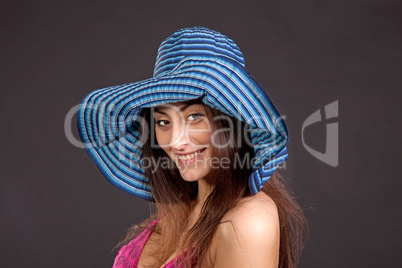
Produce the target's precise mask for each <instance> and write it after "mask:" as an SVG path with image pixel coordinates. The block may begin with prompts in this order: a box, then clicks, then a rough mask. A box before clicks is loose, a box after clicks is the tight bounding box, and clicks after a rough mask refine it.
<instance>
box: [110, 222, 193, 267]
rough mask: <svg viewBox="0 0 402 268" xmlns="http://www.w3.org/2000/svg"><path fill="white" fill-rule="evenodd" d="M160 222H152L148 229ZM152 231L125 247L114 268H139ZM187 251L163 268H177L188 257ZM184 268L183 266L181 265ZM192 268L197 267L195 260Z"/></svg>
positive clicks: (146, 230) (121, 250)
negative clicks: (177, 263)
mask: <svg viewBox="0 0 402 268" xmlns="http://www.w3.org/2000/svg"><path fill="white" fill-rule="evenodd" d="M158 221H159V219H158V220H155V221H153V222H151V223H150V224H149V225H148V228H150V227H152V226H153V225H155V224H156V223H157V222H158ZM151 233H152V230H150V229H145V230H144V231H143V232H142V233H140V234H139V235H138V236H137V237H136V238H134V239H133V240H131V241H130V243H128V244H127V245H125V246H123V247H122V248H121V249H120V250H119V252H118V253H117V255H116V258H115V259H114V263H113V268H137V267H138V262H139V260H140V256H141V253H142V250H143V249H144V246H145V243H146V242H147V241H148V238H149V237H150V236H151ZM186 253H187V249H186V250H184V251H183V253H181V254H179V255H177V256H176V257H174V258H173V259H172V260H171V261H170V262H168V263H167V264H166V265H165V266H163V268H176V267H177V266H175V261H176V260H178V261H180V260H181V258H182V257H184V258H185V257H186ZM180 267H183V265H180ZM191 267H195V263H194V260H192V261H191Z"/></svg>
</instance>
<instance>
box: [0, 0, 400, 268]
mask: <svg viewBox="0 0 402 268" xmlns="http://www.w3.org/2000/svg"><path fill="white" fill-rule="evenodd" d="M0 10H1V17H0V27H1V34H2V38H1V97H0V101H1V107H0V109H1V110H0V111H1V113H0V114H1V116H2V122H1V153H0V155H1V169H0V170H1V184H0V191H1V192H0V200H1V203H0V209H1V220H0V228H1V229H0V236H1V237H0V240H1V243H0V266H1V267H111V265H112V262H113V258H114V255H113V254H112V253H111V249H112V248H113V246H114V245H115V244H116V243H117V242H118V241H119V240H120V239H121V238H122V237H123V235H124V234H125V231H126V230H127V228H128V227H129V226H130V225H131V224H134V223H138V222H139V221H141V220H143V219H145V218H146V217H147V215H148V205H147V203H146V202H145V201H141V200H140V199H138V198H135V197H132V196H130V195H129V194H126V193H125V192H123V191H121V190H119V189H117V188H115V187H113V186H112V185H111V184H109V183H108V182H107V181H106V180H105V179H103V177H102V175H101V174H100V172H99V171H98V170H97V168H96V167H95V165H94V164H93V163H92V161H91V160H90V158H89V156H88V155H87V154H86V153H85V151H84V150H83V149H79V148H77V147H75V146H73V145H72V144H71V143H70V142H69V141H68V139H67V138H66V134H65V131H64V120H65V117H66V115H67V112H68V111H69V110H70V109H71V108H73V107H74V106H75V105H77V104H79V103H80V102H81V100H82V99H83V98H84V97H85V96H86V95H87V94H88V93H89V92H91V91H93V90H95V89H98V88H103V87H106V86H111V85H117V84H123V83H127V82H134V81H139V80H143V79H146V78H149V77H151V76H152V71H153V64H154V60H155V57H156V51H157V48H158V46H159V44H160V42H161V41H163V40H164V39H165V38H166V37H168V36H169V35H170V34H172V33H173V32H174V31H176V30H178V29H180V28H183V27H189V26H206V27H209V28H211V29H214V30H218V31H220V32H222V33H223V34H225V35H227V36H229V37H230V38H232V39H233V40H234V41H235V42H236V43H237V44H238V45H239V47H240V48H241V50H242V51H243V53H244V55H245V59H246V67H247V68H248V69H249V71H251V73H252V74H253V75H254V76H255V77H256V78H257V79H258V80H259V81H260V83H261V84H262V85H263V86H264V87H265V88H266V90H267V91H268V93H269V95H270V96H271V98H272V100H273V101H274V103H275V105H276V106H277V108H278V110H279V111H280V112H281V113H282V114H283V115H285V116H286V122H287V124H288V128H289V133H290V142H289V147H288V149H289V152H290V156H289V160H288V161H287V164H286V168H285V169H283V170H282V173H283V174H284V175H286V176H287V177H288V178H289V182H290V183H291V185H292V187H293V189H294V190H295V192H296V195H297V196H298V197H299V198H298V200H299V202H300V203H301V205H302V206H303V208H304V209H305V210H306V216H307V218H308V220H309V224H310V229H311V232H310V240H309V241H308V243H307V245H306V249H305V250H304V252H303V256H302V259H301V264H300V267H401V265H402V260H401V258H400V252H401V199H402V197H401V175H400V172H399V171H397V170H399V168H400V164H399V161H400V160H401V156H402V153H401V149H402V146H401V138H400V136H401V124H400V121H401V120H400V114H401V112H402V110H401V108H400V104H399V103H400V101H401V94H400V92H398V91H399V90H400V89H401V75H400V74H401V67H402V66H401V50H400V47H401V45H402V42H401V35H400V32H401V14H402V12H401V11H402V4H401V2H400V1H386V0H377V1H374V0H353V1H352V0H349V1H346V0H345V1H325V0H320V1H318V0H316V1H299V0H289V1H283V0H281V1H279V0H278V1H233V0H232V1H157V2H156V1H149V2H147V3H144V2H140V1H114V2H112V1H2V2H1V6H0ZM336 100H338V101H339V117H338V118H334V119H331V120H328V121H323V122H321V123H318V124H315V125H312V126H311V127H309V128H308V129H306V130H305V136H306V142H307V144H308V145H309V146H311V147H313V148H315V149H316V150H319V151H321V152H324V150H325V142H326V140H325V139H326V138H325V136H326V133H325V126H326V124H327V123H335V122H338V123H339V166H338V167H336V168H333V167H331V166H329V165H327V164H325V163H323V162H321V161H319V160H318V159H316V158H315V157H313V156H312V155H311V154H310V153H308V152H307V150H306V149H305V148H304V147H303V144H302V138H301V133H302V124H303V122H304V121H305V120H306V119H307V117H308V116H309V115H311V114H312V113H314V112H315V111H317V110H318V109H321V110H322V109H323V108H324V107H325V105H327V104H329V103H332V102H334V101H336ZM73 131H74V133H75V135H76V134H77V132H76V127H75V122H73Z"/></svg>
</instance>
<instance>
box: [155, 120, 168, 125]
mask: <svg viewBox="0 0 402 268" xmlns="http://www.w3.org/2000/svg"><path fill="white" fill-rule="evenodd" d="M166 122H169V121H167V120H158V121H156V122H155V124H157V125H159V126H161V127H164V126H166V124H167V123H166ZM161 123H163V124H161Z"/></svg>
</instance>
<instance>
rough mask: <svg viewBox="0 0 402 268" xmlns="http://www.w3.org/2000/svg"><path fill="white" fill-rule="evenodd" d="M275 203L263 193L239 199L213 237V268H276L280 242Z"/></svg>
mask: <svg viewBox="0 0 402 268" xmlns="http://www.w3.org/2000/svg"><path fill="white" fill-rule="evenodd" d="M279 231H280V227H279V216H278V210H277V206H276V204H275V202H274V201H273V200H272V199H271V198H270V197H269V196H267V195H266V194H265V193H263V192H260V193H258V194H257V195H254V196H251V197H247V198H244V199H242V200H241V201H240V202H239V203H238V204H237V205H236V207H234V208H233V209H232V210H231V211H229V212H228V213H227V214H226V215H225V216H224V217H223V219H222V221H221V224H219V226H218V229H217V231H216V234H215V236H214V240H215V241H214V254H213V262H214V267H277V263H278V260H279V241H280V233H279Z"/></svg>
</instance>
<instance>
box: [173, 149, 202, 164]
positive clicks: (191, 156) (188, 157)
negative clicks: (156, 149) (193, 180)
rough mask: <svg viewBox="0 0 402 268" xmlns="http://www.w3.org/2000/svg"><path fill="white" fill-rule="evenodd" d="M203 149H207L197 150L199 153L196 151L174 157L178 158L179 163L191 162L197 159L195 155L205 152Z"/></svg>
mask: <svg viewBox="0 0 402 268" xmlns="http://www.w3.org/2000/svg"><path fill="white" fill-rule="evenodd" d="M205 149H207V148H204V149H201V150H199V151H197V152H195V153H192V154H187V155H176V156H177V158H178V159H179V160H181V161H189V160H192V159H194V158H195V157H197V155H199V154H202V153H203V152H204V151H205Z"/></svg>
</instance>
